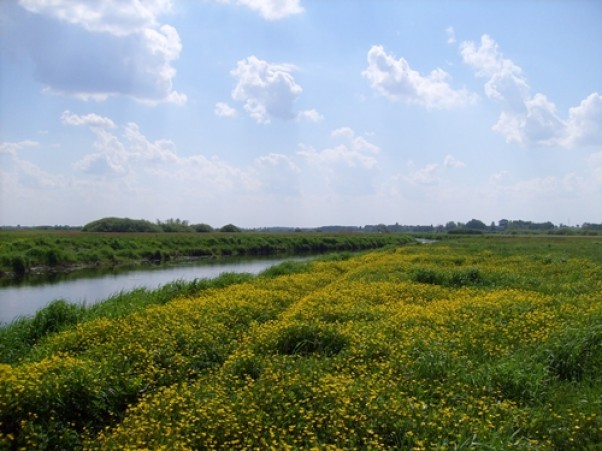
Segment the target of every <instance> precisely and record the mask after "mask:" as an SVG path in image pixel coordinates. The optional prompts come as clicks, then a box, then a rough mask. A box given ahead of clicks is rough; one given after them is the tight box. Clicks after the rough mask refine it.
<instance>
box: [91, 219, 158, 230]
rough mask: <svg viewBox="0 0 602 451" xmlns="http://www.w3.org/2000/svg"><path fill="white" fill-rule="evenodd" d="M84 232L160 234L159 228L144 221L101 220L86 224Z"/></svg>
mask: <svg viewBox="0 0 602 451" xmlns="http://www.w3.org/2000/svg"><path fill="white" fill-rule="evenodd" d="M82 230H83V231H84V232H160V231H161V228H160V227H158V226H156V225H155V224H153V223H152V222H150V221H146V220H144V219H130V218H114V217H109V218H103V219H98V220H96V221H92V222H90V223H88V224H86V225H85V226H84V227H83V229H82Z"/></svg>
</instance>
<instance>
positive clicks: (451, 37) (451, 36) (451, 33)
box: [445, 26, 456, 44]
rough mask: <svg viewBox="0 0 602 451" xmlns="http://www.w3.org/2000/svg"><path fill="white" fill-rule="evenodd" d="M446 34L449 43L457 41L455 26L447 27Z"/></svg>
mask: <svg viewBox="0 0 602 451" xmlns="http://www.w3.org/2000/svg"><path fill="white" fill-rule="evenodd" d="M445 34H446V35H447V43H448V44H455V43H456V31H455V30H454V27H451V26H449V27H447V28H446V29H445Z"/></svg>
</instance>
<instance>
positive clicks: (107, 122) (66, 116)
mask: <svg viewBox="0 0 602 451" xmlns="http://www.w3.org/2000/svg"><path fill="white" fill-rule="evenodd" d="M61 121H62V122H63V124H67V125H75V126H78V125H88V126H91V127H101V128H115V123H114V122H113V121H112V120H111V119H109V118H108V117H103V116H99V115H98V114H94V113H90V114H86V115H83V116H81V115H78V114H74V113H72V112H71V111H69V110H65V111H64V112H63V114H62V115H61Z"/></svg>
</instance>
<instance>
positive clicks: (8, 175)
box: [0, 0, 602, 228]
mask: <svg viewBox="0 0 602 451" xmlns="http://www.w3.org/2000/svg"><path fill="white" fill-rule="evenodd" d="M601 23H602V2H600V1H598V0H590V1H588V0H575V1H569V0H564V1H560V0H547V1H543V0H527V1H524V0H520V1H519V0H505V1H501V0H500V1H497V0H492V1H487V2H483V1H477V0H457V1H447V0H445V1H437V0H425V1H412V0H408V1H394V0H380V1H368V0H327V1H325V0H95V1H92V0H18V1H17V0H2V1H1V2H0V225H13V226H16V225H73V226H78V225H84V224H86V223H88V222H90V221H93V220H96V219H99V218H103V217H108V216H117V217H129V218H135V219H147V220H151V221H155V220H167V219H170V218H179V219H182V220H188V221H190V223H193V224H195V223H206V224H209V225H211V226H213V227H220V226H222V225H224V224H228V223H232V224H235V225H237V226H239V227H245V228H254V227H268V226H290V227H316V226H323V225H355V226H362V225H366V224H379V223H384V224H395V223H399V224H421V225H429V224H433V225H439V224H446V223H447V222H448V221H455V222H467V221H469V220H470V219H472V218H476V219H479V220H482V221H483V222H485V223H487V224H489V223H491V222H496V223H497V222H498V221H499V220H500V219H509V220H518V219H521V220H527V221H534V222H545V221H552V222H553V223H555V224H557V225H559V224H565V225H579V224H582V223H584V222H590V223H602V45H601V44H602V27H601V26H600V24H601Z"/></svg>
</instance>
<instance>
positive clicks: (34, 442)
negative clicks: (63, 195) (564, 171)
mask: <svg viewBox="0 0 602 451" xmlns="http://www.w3.org/2000/svg"><path fill="white" fill-rule="evenodd" d="M563 240H564V241H556V239H555V238H554V239H551V241H548V240H546V239H541V240H540V239H539V238H538V239H536V240H533V239H532V238H521V237H513V238H508V239H507V238H503V239H499V240H496V239H489V238H485V237H471V238H461V239H458V240H449V241H446V242H444V243H438V244H436V245H415V246H404V247H401V248H396V249H393V248H390V249H387V250H383V251H376V252H370V253H365V254H361V255H356V256H352V255H348V254H340V255H338V256H336V257H332V258H328V259H322V260H315V261H312V262H303V263H292V264H288V263H287V264H282V265H280V266H279V267H277V268H273V269H271V270H268V271H266V272H264V273H263V274H261V275H259V276H241V277H242V278H241V279H240V280H232V279H227V277H226V279H224V280H222V281H221V282H211V281H202V282H200V281H199V282H197V284H198V286H195V287H186V286H182V287H179V288H177V289H176V288H174V289H173V290H172V292H171V293H166V292H164V293H163V294H159V293H158V292H145V293H139V294H140V296H139V298H140V301H139V304H136V302H133V303H132V306H131V307H123V305H124V304H128V302H129V301H127V299H128V298H124V299H122V300H121V301H116V300H111V301H109V302H108V303H107V304H106V306H104V307H102V305H103V304H99V307H97V308H98V309H105V310H104V311H102V312H101V311H100V310H98V311H96V313H94V314H93V313H91V312H86V313H85V315H89V316H87V317H85V318H83V317H82V316H81V315H82V314H83V313H82V311H80V310H77V309H75V310H74V309H73V308H72V307H68V306H65V305H64V304H61V303H56V305H53V306H52V309H51V310H49V311H47V312H44V314H40V317H39V318H37V319H36V318H34V319H33V321H37V326H36V327H35V329H36V330H38V329H39V331H40V332H36V333H37V334H38V336H36V337H35V339H34V340H33V345H31V346H29V347H27V346H24V347H23V349H22V352H20V354H19V355H18V356H17V355H15V356H13V357H12V358H10V359H6V358H5V361H10V363H8V364H4V365H0V447H4V448H8V449H11V448H12V449H18V448H21V447H23V448H26V449H73V448H83V449H127V448H130V449H141V448H148V449H159V448H163V449H224V448H231V449H245V448H259V449H266V448H270V447H274V448H276V449H286V448H294V449H305V448H312V447H315V448H318V449H338V448H343V449H355V448H358V449H391V448H397V449H468V448H482V449H506V448H515V449H525V450H526V449H544V450H545V449H599V448H600V446H602V376H601V374H602V371H601V369H602V368H601V366H602V294H601V293H602V290H601V288H602V282H601V281H602V263H601V262H600V261H599V260H598V250H597V248H596V247H595V246H597V244H596V241H595V238H592V239H591V240H590V241H578V240H582V238H563ZM586 243H588V245H586ZM134 297H135V296H134ZM153 297H154V298H153ZM143 298H149V300H148V301H143V300H142V299H143ZM150 298H153V299H155V301H156V302H155V301H152V300H150ZM160 299H162V301H161V300H160ZM111 302H113V303H114V304H113V305H112V306H111ZM134 304H136V305H134ZM122 307H123V308H124V310H120V308H122ZM114 309H115V310H114ZM13 326H14V325H13ZM13 326H9V328H7V330H10V329H11V327H13ZM29 327H31V328H33V323H30V326H29ZM31 330H32V329H30V332H31ZM31 333H33V332H31ZM4 349H5V351H3V352H6V348H4Z"/></svg>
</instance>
